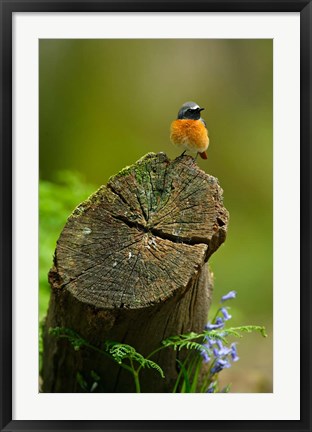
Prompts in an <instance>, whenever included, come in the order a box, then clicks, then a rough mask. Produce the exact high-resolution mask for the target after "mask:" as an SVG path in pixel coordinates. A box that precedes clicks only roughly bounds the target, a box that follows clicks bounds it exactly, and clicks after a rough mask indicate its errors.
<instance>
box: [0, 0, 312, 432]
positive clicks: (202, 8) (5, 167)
mask: <svg viewBox="0 0 312 432" xmlns="http://www.w3.org/2000/svg"><path fill="white" fill-rule="evenodd" d="M311 3H312V2H311V0H308V1H307V0H270V1H267V0H255V1H254V0H248V1H246V0H245V1H237V0H214V1H210V0H201V1H196V0H195V1H194V0H193V1H181V0H179V1H168V2H165V1H149V2H147V1H132V0H129V1H119V0H115V1H105V0H98V1H86V0H84V1H76V0H73V1H62V0H54V1H45V0H39V1H38V0H32V1H29V0H20V1H14V0H13V1H10V0H0V7H1V9H0V12H1V25H0V27H1V90H2V96H1V99H0V104H1V105H0V106H1V120H0V121H1V124H0V130H1V138H2V139H1V147H0V148H1V150H0V151H1V154H0V161H1V177H0V179H1V180H0V190H1V204H0V205H1V225H0V226H1V228H0V244H1V250H0V252H1V261H0V278H1V290H0V307H1V314H0V317H1V319H0V326H1V329H0V330H1V358H0V361H1V364H0V368H1V370H0V387H1V396H0V404H1V406H0V410H1V413H0V414H1V416H0V426H1V431H18V430H20V431H37V430H40V431H47V430H49V431H52V430H55V431H75V430H85V431H89V430H90V431H93V430H103V431H130V430H131V431H134V430H139V431H141V430H153V431H158V430H159V431H160V430H161V431H166V430H177V431H191V430H209V431H213V430H218V431H221V430H223V431H227V430H248V431H253V430H257V431H270V430H272V431H273V430H274V431H285V430H294V431H302V432H303V431H311V413H310V412H311V405H312V404H311V291H310V288H311V272H310V264H311V259H310V245H311V174H310V169H311V150H310V145H311V142H312V139H311V138H312V137H311V100H312V94H311V52H312V43H311V40H312V39H311V31H312V28H311V22H312V4H311ZM108 11H111V12H283V13H284V12H285V13H287V12H300V86H301V88H300V97H301V102H300V108H301V120H300V134H301V136H300V163H301V174H300V181H301V189H300V198H301V217H300V224H301V231H300V232H301V246H300V251H298V253H299V252H300V255H301V274H300V281H301V299H300V305H301V320H300V326H301V333H300V338H301V340H300V342H301V363H300V369H301V378H300V383H301V419H300V420H298V421H285V420H281V421H262V420H260V421H258V420H252V421H250V420H248V421H247V420H244V421H242V420H239V421H222V420H218V421H201V420H195V421H178V420H177V421H151V420H150V421H78V420H75V421H55V420H53V421H49V420H44V421H30V420H25V421H24V420H12V14H13V13H15V12H45V13H46V12H108ZM296 229H297V227H296ZM294 288H295V287H294ZM294 295H297V293H294ZM289 325H293V324H292V323H291V321H290V323H289ZM285 331H286V329H285ZM289 372H290V377H291V376H292V377H293V378H290V379H298V377H297V375H296V374H297V373H298V372H297V371H289ZM208 408H209V407H208Z"/></svg>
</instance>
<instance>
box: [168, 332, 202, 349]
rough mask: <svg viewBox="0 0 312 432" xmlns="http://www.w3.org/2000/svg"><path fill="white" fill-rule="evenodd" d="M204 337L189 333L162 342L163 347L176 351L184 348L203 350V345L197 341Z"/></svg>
mask: <svg viewBox="0 0 312 432" xmlns="http://www.w3.org/2000/svg"><path fill="white" fill-rule="evenodd" d="M201 336H202V335H200V334H198V333H194V332H191V333H187V334H183V335H178V336H171V337H169V338H167V339H164V340H163V341H162V345H163V346H164V347H166V348H168V347H172V348H173V349H174V350H178V351H179V350H181V349H182V348H186V349H188V350H198V351H202V350H203V345H202V343H199V342H196V340H195V339H198V338H200V337H201Z"/></svg>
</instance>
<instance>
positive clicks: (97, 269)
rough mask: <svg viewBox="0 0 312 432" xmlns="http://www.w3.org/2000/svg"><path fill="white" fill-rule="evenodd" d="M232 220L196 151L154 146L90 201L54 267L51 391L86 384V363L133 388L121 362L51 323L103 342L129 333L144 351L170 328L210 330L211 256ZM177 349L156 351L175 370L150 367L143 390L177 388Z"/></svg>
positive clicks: (108, 384)
mask: <svg viewBox="0 0 312 432" xmlns="http://www.w3.org/2000/svg"><path fill="white" fill-rule="evenodd" d="M227 224H228V213H227V211H226V209H225V208H224V206H223V202H222V190H221V188H220V186H219V184H218V181H217V179H216V178H214V177H212V176H210V175H208V174H206V173H205V172H204V171H202V170H201V169H200V168H199V167H198V166H197V164H196V163H195V162H194V160H193V158H192V157H190V156H183V157H178V158H177V159H175V160H173V161H170V160H169V159H168V158H167V156H166V155H165V154H164V153H158V154H154V153H149V154H147V155H146V156H144V157H143V158H142V159H140V160H139V161H138V162H137V163H136V164H134V165H132V166H130V167H127V168H125V169H123V170H122V171H121V172H120V173H118V174H117V175H116V176H114V177H113V178H111V179H110V180H109V182H108V184H107V185H106V186H101V187H100V188H99V190H98V191H96V192H95V193H94V194H93V195H92V196H91V197H90V198H88V199H87V200H86V201H84V202H83V203H81V204H80V205H79V206H78V207H77V208H76V209H75V210H74V212H73V213H72V215H71V216H70V217H69V218H68V220H67V223H66V225H65V227H64V229H63V231H62V233H61V235H60V238H59V240H58V242H57V247H56V251H55V257H54V266H53V268H52V269H51V271H50V273H49V281H50V284H51V288H52V292H51V301H50V306H49V312H48V316H47V322H46V329H47V330H46V332H45V335H44V367H43V380H44V391H47V392H51V391H63V392H66V391H68V392H73V391H82V390H81V388H80V387H79V384H78V383H77V373H78V372H79V374H84V376H87V375H88V374H89V373H90V371H95V372H96V373H97V374H98V375H99V376H101V378H103V383H102V391H134V389H133V385H132V382H131V377H127V376H126V375H125V374H126V373H127V372H125V371H121V370H120V368H119V367H118V365H116V364H114V363H113V362H112V361H111V360H110V359H106V358H103V357H101V355H94V353H92V354H91V353H88V352H87V350H84V351H83V350H81V352H78V353H77V352H74V351H73V349H72V348H71V347H70V346H69V344H68V343H67V342H66V341H64V340H63V341H60V340H57V339H56V338H55V337H53V336H51V335H49V334H48V329H49V327H55V326H61V327H67V328H72V329H73V330H75V331H76V332H78V333H80V334H81V335H82V336H84V337H85V338H86V339H87V340H89V341H90V343H93V344H95V345H96V346H100V345H101V344H102V343H103V341H104V340H105V339H110V340H117V341H119V342H123V343H128V344H131V345H133V346H134V347H135V348H136V349H137V350H138V351H139V352H141V353H142V354H143V355H147V354H148V353H149V352H151V351H152V350H153V349H155V347H157V346H159V344H160V343H161V340H163V339H164V338H166V337H168V336H173V335H176V334H180V333H185V332H188V331H200V330H202V328H203V326H204V325H205V323H206V321H207V315H208V309H209V304H210V300H211V290H212V280H211V275H210V273H209V270H208V266H207V265H206V264H205V263H206V262H207V261H208V258H209V257H210V256H211V254H212V253H213V252H215V251H216V250H217V249H218V247H219V246H220V245H221V243H222V242H224V240H225V236H226V230H227ZM177 356H178V353H176V352H171V353H168V351H167V352H166V353H165V350H164V351H161V352H160V353H159V354H158V355H157V356H156V358H155V359H154V358H153V360H155V361H157V362H159V364H160V365H161V366H162V367H163V368H164V370H165V375H166V378H165V379H164V380H162V379H161V378H159V377H158V376H156V377H155V376H154V375H156V374H155V372H154V371H148V373H147V372H146V373H145V375H144V374H143V376H142V377H143V378H142V379H143V383H142V390H143V391H155V392H157V391H170V386H171V385H172V382H173V381H174V379H175V377H176V358H177ZM153 374H154V375H153ZM144 377H145V378H144ZM86 378H87V377H86ZM155 378H157V380H156V379H155Z"/></svg>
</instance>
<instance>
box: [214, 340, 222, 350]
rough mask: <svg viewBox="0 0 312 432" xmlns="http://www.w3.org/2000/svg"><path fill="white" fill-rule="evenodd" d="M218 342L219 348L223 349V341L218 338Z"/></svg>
mask: <svg viewBox="0 0 312 432" xmlns="http://www.w3.org/2000/svg"><path fill="white" fill-rule="evenodd" d="M216 343H217V345H218V348H219V350H222V348H223V343H222V341H221V340H220V339H218V340H216Z"/></svg>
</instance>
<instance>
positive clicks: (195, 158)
mask: <svg viewBox="0 0 312 432" xmlns="http://www.w3.org/2000/svg"><path fill="white" fill-rule="evenodd" d="M198 154H199V153H198V152H197V153H196V156H195V157H194V162H196V160H197V157H198Z"/></svg>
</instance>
